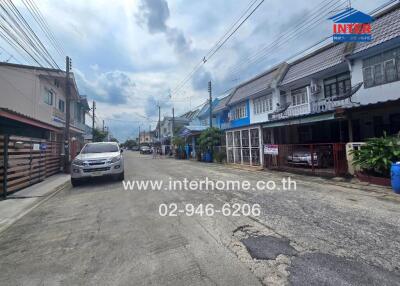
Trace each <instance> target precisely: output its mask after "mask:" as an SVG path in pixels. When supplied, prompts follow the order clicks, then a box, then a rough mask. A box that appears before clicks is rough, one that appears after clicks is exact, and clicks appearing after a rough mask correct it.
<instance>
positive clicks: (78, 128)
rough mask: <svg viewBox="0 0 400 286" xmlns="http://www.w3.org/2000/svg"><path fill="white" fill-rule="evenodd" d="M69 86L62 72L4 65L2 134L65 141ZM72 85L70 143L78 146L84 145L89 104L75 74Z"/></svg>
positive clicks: (0, 83)
mask: <svg viewBox="0 0 400 286" xmlns="http://www.w3.org/2000/svg"><path fill="white" fill-rule="evenodd" d="M65 83H66V74H65V72H64V71H61V70H55V69H48V68H41V67H33V66H26V65H18V64H11V63H0V87H1V88H0V110H1V111H0V132H1V133H3V134H5V133H6V134H13V135H20V136H27V137H35V138H43V139H48V140H51V141H58V142H61V141H62V138H63V133H64V127H65V119H66V97H65ZM70 83H71V84H70V85H71V89H70V90H71V105H70V119H71V120H70V122H71V125H70V135H71V138H70V141H71V142H76V143H75V144H73V145H72V146H74V145H77V144H78V143H79V145H80V144H83V134H84V130H85V114H86V112H87V111H88V110H89V105H88V102H87V100H86V98H83V97H81V96H80V95H79V92H78V88H77V85H76V82H75V78H74V75H73V73H71V77H70ZM75 147H76V149H78V148H79V146H75ZM73 153H74V152H71V155H72V156H73V155H74V154H73Z"/></svg>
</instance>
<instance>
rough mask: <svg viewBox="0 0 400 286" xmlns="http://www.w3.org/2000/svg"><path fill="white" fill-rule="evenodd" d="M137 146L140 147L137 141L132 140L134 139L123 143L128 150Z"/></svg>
mask: <svg viewBox="0 0 400 286" xmlns="http://www.w3.org/2000/svg"><path fill="white" fill-rule="evenodd" d="M137 145H138V144H137V142H136V141H135V140H132V139H128V140H126V141H125V142H124V143H123V146H124V147H126V148H128V149H131V148H133V147H135V146H137Z"/></svg>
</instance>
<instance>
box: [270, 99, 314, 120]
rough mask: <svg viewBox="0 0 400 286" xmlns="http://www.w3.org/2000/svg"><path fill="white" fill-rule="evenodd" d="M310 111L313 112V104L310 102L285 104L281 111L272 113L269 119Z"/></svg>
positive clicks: (308, 112) (288, 116) (293, 115)
mask: <svg viewBox="0 0 400 286" xmlns="http://www.w3.org/2000/svg"><path fill="white" fill-rule="evenodd" d="M310 113H311V106H310V103H308V102H307V103H303V104H298V105H293V106H292V105H290V104H285V105H283V106H282V107H281V109H280V111H276V112H274V113H272V114H270V115H269V120H279V119H286V118H290V117H296V116H299V115H304V114H310Z"/></svg>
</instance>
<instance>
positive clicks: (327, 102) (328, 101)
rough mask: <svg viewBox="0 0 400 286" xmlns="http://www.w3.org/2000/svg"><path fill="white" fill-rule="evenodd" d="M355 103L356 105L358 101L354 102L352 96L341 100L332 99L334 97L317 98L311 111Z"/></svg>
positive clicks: (327, 109) (316, 111)
mask: <svg viewBox="0 0 400 286" xmlns="http://www.w3.org/2000/svg"><path fill="white" fill-rule="evenodd" d="M354 105H356V103H355V102H352V101H351V98H345V99H341V100H332V98H324V99H320V100H316V101H314V102H312V103H311V113H319V112H325V111H331V110H335V109H336V108H339V107H350V106H354Z"/></svg>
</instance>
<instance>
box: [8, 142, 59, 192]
mask: <svg viewBox="0 0 400 286" xmlns="http://www.w3.org/2000/svg"><path fill="white" fill-rule="evenodd" d="M60 151H61V143H60V142H55V141H48V140H45V139H38V138H28V137H20V136H10V135H0V193H1V194H2V195H3V196H6V195H7V193H10V192H14V191H17V190H20V189H22V188H24V187H27V186H30V185H33V184H35V183H37V182H40V181H43V180H44V179H45V178H47V177H49V176H51V175H53V174H55V173H57V172H59V171H60V166H61V152H60Z"/></svg>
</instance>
